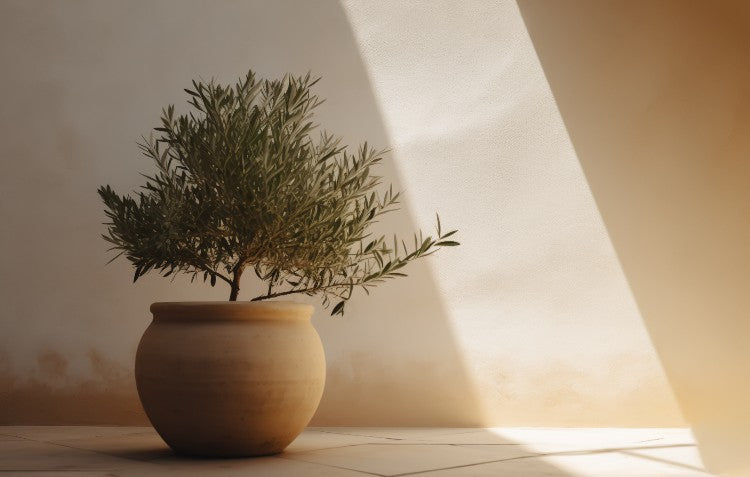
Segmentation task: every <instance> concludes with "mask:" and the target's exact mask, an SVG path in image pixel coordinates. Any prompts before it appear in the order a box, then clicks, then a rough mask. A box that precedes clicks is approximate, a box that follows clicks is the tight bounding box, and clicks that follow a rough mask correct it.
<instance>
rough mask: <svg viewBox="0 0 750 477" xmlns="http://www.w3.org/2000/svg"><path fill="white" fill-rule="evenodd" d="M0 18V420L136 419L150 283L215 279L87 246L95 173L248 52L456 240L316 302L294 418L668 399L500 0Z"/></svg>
mask: <svg viewBox="0 0 750 477" xmlns="http://www.w3.org/2000/svg"><path fill="white" fill-rule="evenodd" d="M0 26H1V27H2V28H0V39H1V40H2V41H1V42H0V61H1V63H2V65H3V69H4V73H3V75H2V76H0V85H1V86H2V88H3V90H4V91H12V92H13V93H12V94H6V95H5V100H4V101H5V103H4V106H3V108H2V109H0V126H1V127H0V158H1V160H2V164H3V174H2V176H0V195H1V198H2V200H1V201H0V214H1V216H2V221H0V250H2V255H0V260H1V262H0V267H2V269H3V270H5V271H6V272H5V273H3V274H2V275H0V293H1V294H2V297H1V298H2V302H3V304H4V306H3V310H2V312H1V313H2V315H1V321H0V379H1V380H2V382H1V383H0V423H9V422H19V423H20V422H36V423H40V422H47V423H61V422H73V423H84V422H89V423H92V422H100V423H105V422H110V423H115V422H116V423H132V422H142V419H143V416H142V414H141V412H140V409H139V406H138V403H137V401H136V397H135V393H134V389H133V385H132V360H133V354H134V352H135V347H136V345H137V342H138V339H139V337H140V334H141V333H142V331H143V329H145V327H146V326H147V324H148V320H149V317H148V314H147V309H148V305H149V303H150V302H152V301H164V300H206V299H224V298H225V295H226V291H225V290H223V289H218V288H217V289H215V290H214V289H211V288H210V287H207V286H203V285H197V284H193V285H190V284H188V283H187V281H186V280H182V279H178V280H176V281H175V282H174V283H169V281H168V280H164V279H160V278H159V277H146V278H145V279H144V280H143V281H139V282H138V284H136V285H132V284H131V283H130V277H131V271H130V269H129V268H128V266H127V264H126V263H124V262H115V263H113V264H112V265H110V266H108V267H104V263H105V262H106V260H107V255H106V253H105V249H106V244H105V243H104V242H103V241H101V240H100V239H99V237H98V234H99V233H100V232H101V230H102V227H101V225H100V222H102V221H103V219H104V217H103V214H102V212H101V207H100V205H99V203H98V200H97V198H96V195H95V189H96V187H97V185H99V184H102V183H110V184H112V185H113V186H114V187H116V188H117V189H118V190H129V189H133V188H134V187H136V186H137V185H138V184H139V183H140V178H139V176H138V171H139V170H148V168H149V166H150V165H149V164H148V163H147V162H146V161H143V160H141V159H139V158H138V151H137V148H136V147H135V139H136V138H137V137H138V136H139V135H141V134H144V133H147V132H148V129H149V128H150V127H152V126H154V125H155V120H156V119H157V115H158V113H159V110H160V108H161V107H162V106H163V105H164V104H166V103H169V102H176V103H178V104H179V103H180V102H182V101H184V98H183V96H184V95H183V94H182V93H181V88H183V87H185V85H187V84H188V83H189V80H190V79H191V78H193V77H196V76H203V77H210V76H215V77H217V78H218V79H220V80H223V81H229V80H232V79H234V78H235V77H237V76H239V75H241V74H242V73H243V72H244V71H245V70H246V69H247V68H249V67H252V68H253V69H256V70H257V71H258V72H259V73H260V74H262V75H280V74H282V73H284V72H287V71H292V72H305V71H307V70H308V69H312V70H313V71H314V72H315V73H316V74H319V75H321V76H323V78H324V80H323V81H322V82H321V83H320V88H319V89H318V92H319V93H320V95H321V96H323V97H325V98H327V99H328V101H327V102H326V103H325V106H324V108H323V110H322V111H321V118H320V119H321V122H322V123H323V124H324V125H325V126H326V127H327V128H328V129H329V130H331V131H334V132H337V133H339V134H342V135H344V136H345V138H346V139H347V140H348V141H350V143H352V144H356V143H358V142H360V141H362V140H364V139H367V140H369V141H370V142H372V143H374V144H377V145H383V146H389V145H390V146H392V147H393V149H394V152H393V154H392V160H391V161H389V162H388V163H387V164H386V165H385V166H384V169H383V171H382V172H384V174H385V175H386V176H387V177H388V178H389V179H391V180H393V181H395V182H396V183H397V184H400V185H402V186H404V187H405V188H406V190H407V200H406V202H405V203H404V206H405V207H404V211H403V214H401V215H400V216H398V217H392V218H391V219H390V220H391V222H390V223H389V224H387V225H392V226H393V227H395V228H396V229H397V230H399V231H403V232H409V231H411V230H412V229H414V228H415V227H419V226H422V227H424V228H425V229H430V228H431V227H432V225H433V218H434V212H435V211H436V210H439V211H440V212H441V217H442V218H443V221H444V223H445V224H446V225H449V226H452V227H456V228H458V229H460V237H459V239H460V241H461V242H462V243H463V245H462V246H461V247H459V248H456V249H453V250H446V251H445V253H440V254H439V255H438V256H436V257H434V258H431V259H430V260H429V261H427V262H425V263H422V264H419V265H417V266H415V267H414V268H413V269H411V270H410V271H409V273H410V277H409V279H407V280H403V281H401V282H393V283H390V284H387V285H385V286H383V287H382V288H380V289H378V290H377V291H376V292H375V293H374V294H373V296H372V297H370V298H369V299H368V298H367V297H357V298H356V299H354V300H353V301H352V303H351V305H350V306H349V307H348V310H347V316H346V317H345V318H344V319H331V318H328V317H327V316H326V315H327V314H326V313H325V312H319V313H318V314H317V315H316V317H315V325H316V327H317V328H318V330H319V332H320V334H321V337H322V339H323V342H324V344H325V347H326V354H327V357H328V363H329V370H328V376H329V379H328V383H327V390H326V394H325V395H324V399H323V402H322V404H321V408H320V410H319V413H318V415H317V417H316V418H315V420H314V423H316V424H321V425H322V424H328V425H402V426H405V425H465V426H470V425H571V426H575V425H580V426H588V425H607V426H616V425H675V424H680V423H681V422H682V421H681V417H680V413H679V411H678V410H677V407H676V405H675V404H674V402H673V400H672V396H671V394H670V391H669V388H668V386H667V384H666V381H665V379H664V377H663V375H662V372H661V369H660V366H659V363H658V360H657V359H656V355H655V353H654V352H653V349H652V346H651V344H650V342H649V339H648V336H647V334H646V333H645V331H644V328H643V325H642V322H641V318H640V315H639V313H638V311H637V308H636V306H635V304H634V301H633V299H632V297H631V294H630V291H629V289H628V286H627V283H626V281H625V279H624V276H623V274H622V271H621V269H620V267H619V265H618V262H617V258H616V256H615V253H614V250H613V248H612V246H611V244H610V241H609V238H608V236H607V232H606V230H605V228H604V225H603V223H602V221H601V218H600V217H599V214H598V212H597V209H596V205H595V203H594V201H593V198H592V196H591V193H590V191H589V188H588V185H587V183H586V180H585V178H584V175H583V172H582V170H581V168H580V165H579V163H578V160H577V158H576V155H575V153H574V151H573V148H572V146H571V143H570V141H569V139H568V136H567V134H566V131H565V129H564V127H563V124H562V121H561V119H560V116H559V114H558V111H557V108H556V105H555V102H554V100H553V97H552V94H551V92H550V90H549V87H548V86H547V83H546V81H545V78H544V75H543V73H542V70H541V67H540V65H539V63H538V61H537V59H536V55H535V54H534V50H533V48H532V45H531V42H530V40H529V38H528V35H527V34H526V30H525V27H524V24H523V21H522V19H521V16H520V13H519V11H518V9H517V7H516V5H515V3H513V2H494V1H492V2H490V1H487V2H400V1H386V2H343V3H342V4H339V3H336V2H330V1H329V2H305V1H299V2H270V1H269V2H176V1H157V2H127V3H126V2H108V1H105V2H102V1H90V2H85V1H77V2H72V1H70V2H67V1H64V2H57V3H52V2H34V1H32V2H27V1H17V2H11V1H6V2H3V3H2V4H0ZM252 285H253V284H252V282H250V281H248V282H245V283H244V284H243V290H250V289H252Z"/></svg>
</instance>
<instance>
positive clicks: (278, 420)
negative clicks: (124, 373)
mask: <svg viewBox="0 0 750 477" xmlns="http://www.w3.org/2000/svg"><path fill="white" fill-rule="evenodd" d="M151 312H152V313H153V315H154V319H153V321H152V323H151V325H150V326H149V327H148V329H147V330H146V332H145V333H144V335H143V337H142V338H141V342H140V344H139V346H138V352H137V354H136V362H135V378H136V384H137V386H138V394H139V396H140V398H141V403H142V404H143V408H144V410H145V411H146V414H147V415H148V418H149V419H150V420H151V423H152V424H153V426H154V428H155V429H156V431H157V432H158V433H159V435H160V436H161V437H162V438H163V439H164V441H165V442H166V443H167V444H168V445H169V446H170V447H171V448H172V449H174V450H175V451H176V452H178V453H181V454H189V455H196V456H214V457H232V456H233V457H239V456H256V455H268V454H275V453H278V452H281V451H282V450H284V448H285V447H286V446H287V445H289V444H290V443H291V442H292V441H293V440H294V438H295V437H297V435H299V433H300V432H302V430H303V429H304V428H305V426H307V424H308V423H309V422H310V419H312V416H313V414H314V413H315V410H316V409H317V407H318V404H319V403H320V398H321V396H322V394H323V386H324V384H325V369H326V367H325V357H324V354H323V346H322V344H321V342H320V337H319V336H318V333H317V332H316V331H315V328H313V326H312V323H310V317H311V316H312V312H313V307H312V306H309V305H301V304H296V303H291V302H263V303H258V302H250V303H248V302H182V303H154V304H153V305H151Z"/></svg>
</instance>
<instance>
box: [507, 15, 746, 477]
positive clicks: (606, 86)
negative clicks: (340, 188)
mask: <svg viewBox="0 0 750 477" xmlns="http://www.w3.org/2000/svg"><path fill="white" fill-rule="evenodd" d="M519 3H520V6H521V11H522V12H523V15H524V18H525V20H526V23H527V25H528V28H529V32H530V33H531V37H532V39H533V40H534V44H535V46H536V48H537V51H538V53H539V57H540V58H541V61H542V65H543V66H544V70H545V72H546V74H547V77H548V78H549V82H550V85H551V86H552V90H553V92H554V93H555V97H556V99H557V102H558V104H559V106H560V110H561V113H562V117H563V119H564V120H565V124H566V126H567V129H568V131H569V133H570V135H571V137H572V139H573V144H574V145H575V147H576V150H577V151H578V154H579V158H580V160H581V163H582V165H583V168H584V171H585V173H586V176H587V178H588V180H589V183H590V185H591V187H592V190H593V192H594V196H595V197H596V200H597V202H598V204H599V206H600V208H601V211H602V215H603V217H604V220H605V223H606V224H607V228H608V230H609V231H610V234H611V237H612V240H613V243H614V245H615V247H616V249H617V252H618V254H619V256H620V259H621V261H622V264H623V268H624V270H625V272H626V274H627V277H628V279H629V281H630V284H631V287H632V289H633V292H634V295H635V298H636V299H637V301H638V304H639V306H640V308H641V310H642V312H643V317H644V320H645V323H646V326H647V329H648V331H649V333H650V335H651V337H652V340H653V342H654V345H655V347H656V350H657V351H658V353H659V355H660V358H661V360H662V362H663V363H664V367H665V370H666V373H667V376H668V378H669V381H670V383H671V385H672V387H673V389H674V392H675V394H676V397H677V400H678V402H679V403H680V405H681V407H682V409H683V411H684V414H685V418H686V419H687V420H688V422H689V423H690V424H691V426H692V427H693V430H694V432H695V434H696V437H697V438H698V440H699V444H700V445H701V450H702V452H703V455H704V460H705V461H706V463H707V464H709V465H710V466H711V468H713V469H714V470H717V471H734V472H736V474H733V475H742V476H747V475H750V438H748V434H747V429H748V426H750V411H749V410H748V402H750V380H748V376H750V352H748V346H747V344H748V339H749V338H750V320H748V309H750V295H749V294H748V290H749V289H750V273H748V270H749V269H750V248H749V247H748V243H749V240H748V239H750V220H749V218H750V192H749V191H750V188H748V184H750V29H749V28H748V26H749V25H750V9H748V5H747V2H742V1H721V2H697V1H696V2H689V1H688V2H685V1H679V0H675V1H661V2H650V1H647V0H644V1H611V2H597V1H593V0H592V1H585V0H575V1H568V2H561V3H556V2H544V1H537V0H523V1H521V2H519Z"/></svg>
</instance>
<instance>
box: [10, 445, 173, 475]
mask: <svg viewBox="0 0 750 477" xmlns="http://www.w3.org/2000/svg"><path fill="white" fill-rule="evenodd" d="M19 437H20V438H21V439H23V440H25V441H28V442H34V443H38V444H48V445H53V446H57V447H65V448H66V449H73V450H77V451H83V452H91V453H94V454H98V455H101V456H107V457H110V458H112V459H117V460H118V461H124V462H128V463H131V464H132V463H137V464H149V465H159V463H158V462H152V461H149V460H143V459H131V458H129V457H120V456H117V455H113V454H110V453H108V452H102V451H99V450H95V449H86V448H83V447H76V446H72V445H68V444H63V443H60V442H52V441H42V440H35V439H29V438H25V437H23V436H19ZM124 462H123V463H124ZM119 469H120V467H118V468H117V469H115V470H119ZM74 470H75V469H74ZM94 470H95V471H97V470H98V469H94ZM37 472H39V471H38V470H37Z"/></svg>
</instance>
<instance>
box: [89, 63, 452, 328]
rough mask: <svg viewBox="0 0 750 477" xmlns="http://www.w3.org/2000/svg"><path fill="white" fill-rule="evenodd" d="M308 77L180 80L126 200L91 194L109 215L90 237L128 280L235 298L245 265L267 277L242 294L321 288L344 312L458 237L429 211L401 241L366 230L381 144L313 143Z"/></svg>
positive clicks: (104, 190) (394, 200)
mask: <svg viewBox="0 0 750 477" xmlns="http://www.w3.org/2000/svg"><path fill="white" fill-rule="evenodd" d="M316 82H317V80H311V79H310V75H309V74H308V75H307V76H304V77H294V76H288V75H287V76H285V77H284V78H283V79H281V80H273V81H270V80H260V81H259V80H256V78H255V75H254V74H253V73H252V72H249V73H248V74H247V76H246V77H245V78H242V79H240V80H239V81H238V83H237V84H236V85H234V86H223V85H219V84H216V83H214V82H213V81H210V82H196V81H193V87H192V89H186V90H185V91H186V92H187V94H188V95H189V96H190V99H189V101H188V104H189V105H190V106H191V107H192V109H191V111H190V112H189V113H188V114H184V115H180V116H175V112H174V106H171V105H170V106H168V107H167V108H166V109H164V110H163V114H162V118H161V126H160V127H158V128H155V131H156V132H157V135H156V137H154V136H153V135H152V136H151V137H150V138H149V139H146V138H143V140H142V142H140V143H139V146H140V148H141V150H142V152H143V154H144V155H145V156H146V157H148V158H150V159H152V160H154V161H155V163H156V172H155V173H154V174H153V175H144V177H145V178H146V183H145V185H143V186H142V188H141V190H139V191H137V192H136V193H134V194H133V195H124V196H120V195H118V194H117V193H116V192H115V191H114V190H112V188H111V187H110V186H108V185H107V186H103V187H100V188H99V190H98V192H99V195H100V197H101V199H102V200H103V201H104V205H105V213H106V215H107V217H108V218H109V219H110V222H108V223H107V224H106V225H107V233H106V234H105V235H103V237H104V239H105V240H107V241H108V242H110V243H111V244H112V247H111V250H115V251H117V252H119V253H118V254H117V255H116V256H115V257H114V258H117V257H118V256H120V255H124V256H125V257H126V258H127V259H128V260H129V261H130V262H131V263H132V264H133V266H134V267H135V275H134V277H133V280H134V281H135V280H137V279H138V277H140V276H142V275H144V274H145V273H147V272H151V271H158V272H159V273H161V274H162V275H164V276H165V277H166V276H170V275H173V274H175V273H177V272H183V273H187V274H189V275H191V276H192V279H193V280H194V279H195V278H197V277H202V278H203V280H204V281H207V280H208V281H210V283H211V285H212V286H213V285H215V284H216V282H217V280H221V281H224V282H226V283H227V284H229V286H230V289H231V290H230V300H236V299H237V295H238V292H239V283H240V277H241V276H242V272H243V271H244V270H245V268H246V267H252V269H253V270H254V271H255V273H256V275H257V276H258V277H260V278H261V279H262V280H264V281H265V282H266V283H267V286H268V288H267V290H266V292H265V293H264V294H261V295H259V296H256V297H255V298H253V300H262V299H267V298H274V297H278V296H284V295H290V294H294V293H304V294H306V295H314V294H321V295H322V296H323V304H324V306H328V305H330V304H331V303H332V302H334V301H335V302H336V304H335V305H334V306H333V309H332V313H331V314H343V313H344V303H345V302H346V300H348V299H349V298H350V297H351V296H352V292H353V291H354V289H355V288H361V289H363V290H364V291H365V292H367V293H368V294H369V288H371V287H373V286H374V285H376V284H378V283H380V282H382V281H383V280H386V279H390V278H394V277H401V276H405V274H404V273H403V271H402V269H403V267H404V266H405V265H406V264H407V263H409V262H411V261H412V260H415V259H417V258H420V257H424V256H427V255H430V254H431V253H433V252H435V251H436V250H437V249H439V248H440V247H447V246H455V245H458V243H457V242H455V241H453V240H448V239H449V237H451V236H452V235H453V234H454V233H455V232H456V231H455V230H454V231H450V232H447V233H442V230H441V227H440V219H439V218H438V223H437V237H436V238H433V237H422V234H421V232H420V233H419V234H417V235H415V236H414V240H413V246H411V247H407V246H406V243H405V242H403V241H401V240H399V239H398V238H397V237H395V236H394V237H393V241H392V246H390V245H391V241H390V240H388V242H389V243H388V244H386V238H385V236H380V237H373V236H372V235H371V233H370V232H368V228H369V227H370V226H371V225H372V224H373V223H374V222H375V221H376V220H377V219H378V217H379V216H380V215H382V214H384V213H386V212H389V211H392V210H395V209H396V208H397V205H398V198H399V193H394V192H393V189H392V187H388V188H387V189H386V190H385V191H384V192H380V191H378V190H377V188H378V186H379V185H380V184H381V178H380V177H379V176H376V175H372V174H371V170H372V169H373V168H374V167H375V166H377V165H378V164H379V163H380V162H381V161H382V157H383V154H384V153H385V151H379V150H375V149H373V148H371V147H369V146H368V145H367V143H365V144H364V145H362V146H361V147H360V148H359V150H358V151H357V153H356V154H352V153H350V152H348V151H347V148H346V146H342V145H341V144H340V139H339V138H336V137H334V136H331V135H329V134H327V133H325V132H323V133H321V134H320V137H319V139H318V140H317V141H315V140H313V138H312V137H311V133H312V131H313V129H314V128H315V125H314V124H313V110H314V109H315V108H316V107H317V106H318V105H319V104H320V103H321V100H319V99H318V97H317V96H315V95H313V94H312V93H311V91H310V88H311V87H312V86H313V85H314V84H315V83H316ZM114 258H113V260H114Z"/></svg>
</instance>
